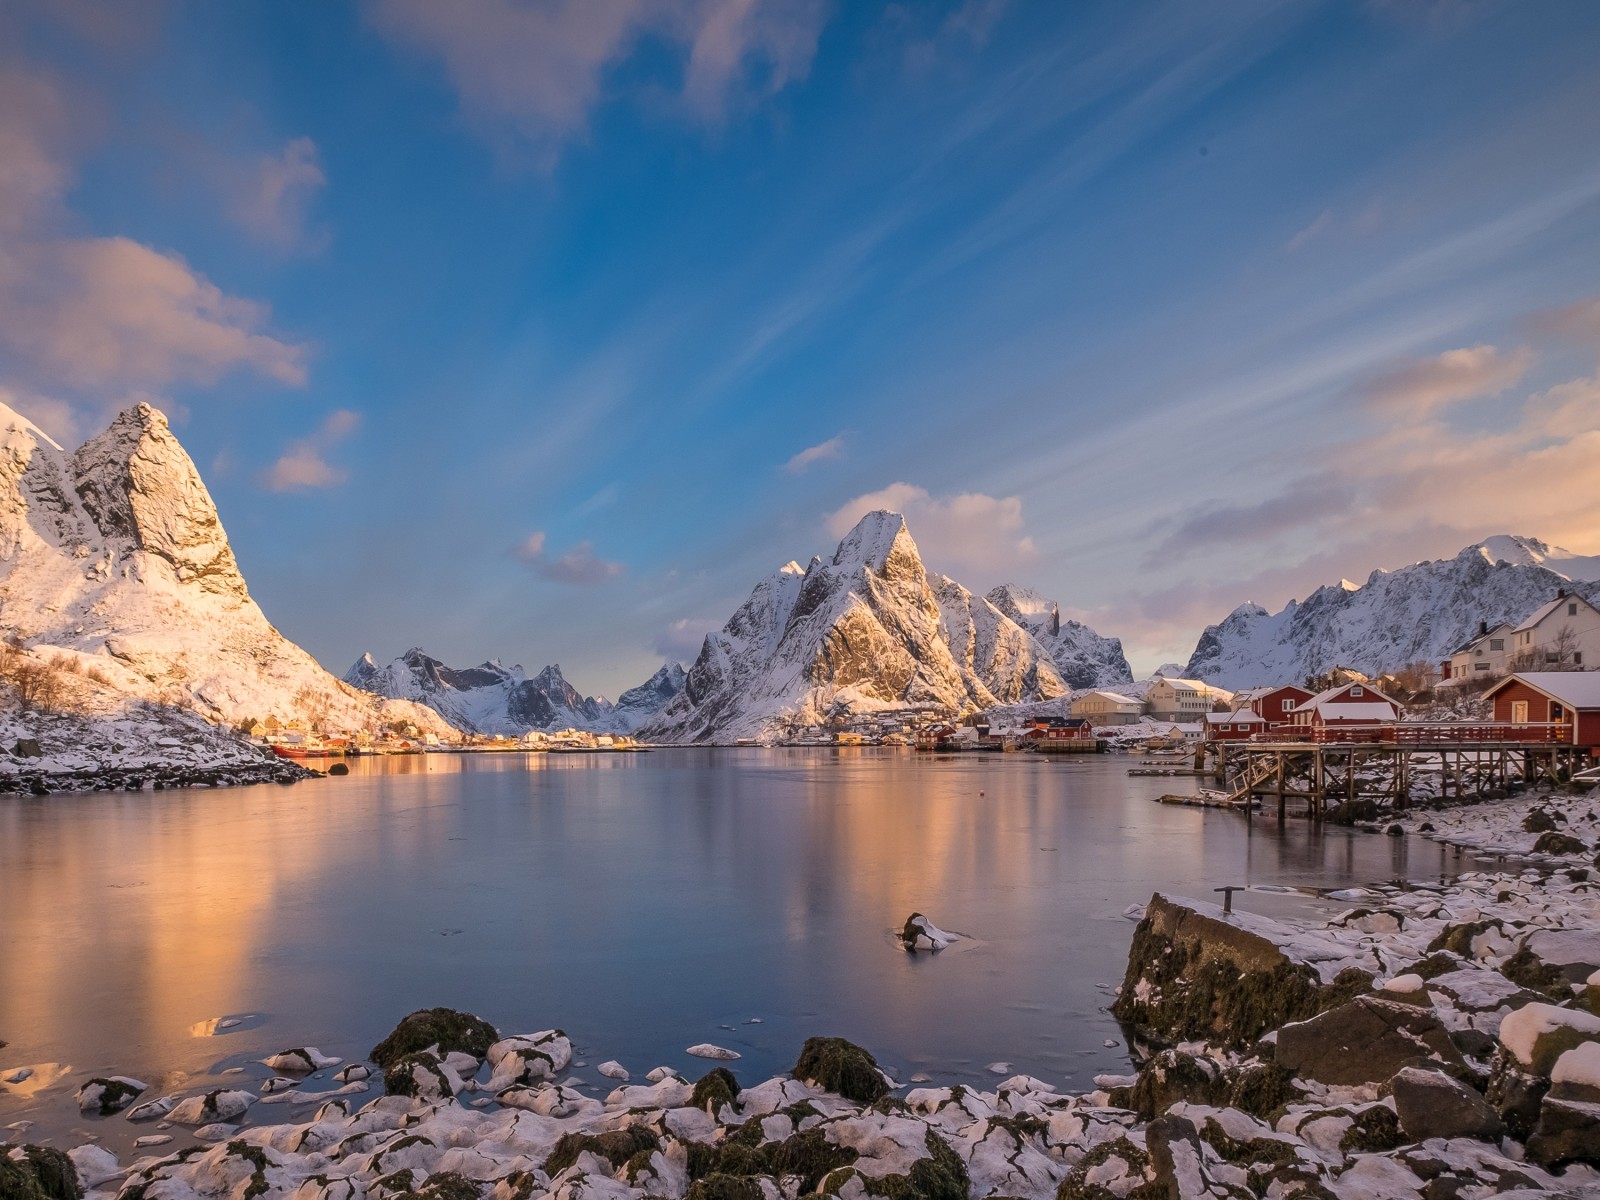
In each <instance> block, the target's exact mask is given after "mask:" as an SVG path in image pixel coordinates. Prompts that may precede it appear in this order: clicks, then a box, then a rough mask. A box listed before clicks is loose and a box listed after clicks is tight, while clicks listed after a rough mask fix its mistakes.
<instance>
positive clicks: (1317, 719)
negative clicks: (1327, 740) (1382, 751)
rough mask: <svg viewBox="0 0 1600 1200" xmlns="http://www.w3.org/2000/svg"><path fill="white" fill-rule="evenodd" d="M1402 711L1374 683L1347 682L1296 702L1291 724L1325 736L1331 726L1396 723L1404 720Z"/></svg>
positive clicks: (1300, 730)
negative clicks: (1401, 717)
mask: <svg viewBox="0 0 1600 1200" xmlns="http://www.w3.org/2000/svg"><path fill="white" fill-rule="evenodd" d="M1400 712H1401V709H1400V706H1399V705H1398V704H1396V703H1395V702H1394V701H1393V700H1391V699H1389V697H1387V696H1385V695H1384V694H1383V693H1382V692H1380V691H1379V690H1378V689H1377V688H1375V687H1373V686H1372V685H1371V684H1370V683H1346V684H1343V685H1341V686H1339V687H1334V688H1329V689H1328V690H1327V691H1325V692H1318V693H1317V694H1316V695H1315V696H1312V697H1311V698H1310V699H1309V700H1306V701H1304V702H1301V703H1298V704H1296V705H1295V707H1294V712H1293V714H1292V715H1291V717H1290V726H1291V727H1292V728H1293V729H1294V730H1295V731H1296V732H1309V733H1311V734H1312V735H1313V736H1321V735H1322V732H1323V731H1324V730H1327V729H1330V728H1349V727H1351V726H1360V725H1392V724H1394V723H1395V722H1396V721H1398V720H1399V719H1400Z"/></svg>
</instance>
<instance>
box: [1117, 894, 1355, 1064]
mask: <svg viewBox="0 0 1600 1200" xmlns="http://www.w3.org/2000/svg"><path fill="white" fill-rule="evenodd" d="M1203 907H1205V908H1210V907H1211V906H1209V905H1207V906H1203ZM1371 988H1372V976H1371V975H1369V974H1367V973H1366V972H1364V971H1359V970H1355V969H1350V970H1346V971H1344V972H1341V973H1340V974H1339V975H1338V976H1337V977H1336V978H1335V979H1334V980H1332V981H1331V982H1329V981H1325V980H1324V979H1323V978H1322V976H1321V974H1320V973H1319V972H1318V970H1317V968H1316V967H1314V966H1312V965H1311V964H1310V963H1307V962H1301V961H1296V960H1295V959H1294V958H1292V957H1291V956H1290V954H1289V953H1288V952H1287V951H1286V950H1285V948H1284V947H1283V946H1280V945H1278V944H1276V943H1275V942H1273V941H1272V940H1271V939H1269V938H1268V937H1267V936H1265V935H1264V934H1262V933H1258V932H1255V931H1253V930H1250V929H1246V928H1244V927H1242V925H1240V924H1238V923H1237V922H1236V921H1233V920H1227V919H1224V918H1223V917H1222V915H1221V914H1220V912H1215V910H1214V911H1213V912H1209V913H1208V912H1204V911H1201V909H1200V908H1197V907H1191V906H1190V905H1185V904H1179V903H1176V902H1174V901H1172V900H1169V899H1167V898H1166V897H1165V896H1162V895H1161V894H1160V893H1157V894H1156V895H1154V896H1152V897H1151V898H1150V903H1149V904H1147V905H1146V906H1145V915H1144V919H1143V920H1141V921H1140V922H1139V926H1138V928H1137V929H1136V930H1135V931H1134V935H1133V945H1132V947H1131V948H1130V949H1129V951H1128V971H1127V975H1126V976H1125V977H1124V979H1123V983H1122V989H1121V991H1120V992H1119V993H1118V995H1117V1000H1116V1003H1115V1004H1113V1005H1112V1006H1111V1012H1112V1015H1113V1016H1115V1017H1116V1018H1117V1019H1118V1020H1120V1021H1122V1022H1124V1023H1125V1024H1128V1025H1131V1026H1133V1028H1134V1029H1136V1030H1137V1031H1138V1032H1139V1034H1140V1035H1141V1036H1142V1037H1145V1038H1147V1039H1149V1040H1151V1041H1154V1042H1158V1043H1166V1044H1171V1043H1174V1042H1178V1041H1184V1040H1188V1039H1202V1040H1206V1041H1210V1042H1215V1043H1219V1044H1222V1045H1225V1046H1229V1047H1231V1048H1234V1049H1242V1048H1244V1047H1247V1046H1249V1045H1251V1044H1253V1043H1254V1042H1255V1041H1256V1040H1257V1039H1259V1038H1260V1037H1261V1036H1262V1035H1263V1034H1265V1033H1266V1032H1268V1031H1269V1030H1272V1029H1276V1028H1277V1027H1278V1026H1280V1025H1282V1024H1284V1023H1285V1022H1288V1021H1303V1020H1305V1019H1307V1018H1308V1017H1312V1016H1314V1015H1316V1014H1317V1013H1318V1012H1321V1011H1322V1010H1323V1009H1326V1008H1330V1007H1333V1006H1334V1005H1336V1004H1339V1003H1341V1002H1342V1001H1344V1000H1347V999H1349V998H1350V997H1351V996H1353V995H1357V994H1360V993H1362V992H1367V991H1370V990H1371Z"/></svg>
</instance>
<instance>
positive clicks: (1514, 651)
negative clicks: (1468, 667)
mask: <svg viewBox="0 0 1600 1200" xmlns="http://www.w3.org/2000/svg"><path fill="white" fill-rule="evenodd" d="M1509 649H1510V652H1511V658H1510V662H1509V664H1508V665H1509V666H1510V669H1511V670H1514V671H1530V670H1531V671H1581V670H1584V669H1586V668H1590V667H1596V666H1600V609H1597V608H1595V606H1594V605H1592V604H1590V603H1589V602H1588V601H1587V600H1585V599H1584V598H1583V597H1582V596H1579V595H1575V594H1574V593H1572V592H1559V593H1557V595H1556V598H1555V599H1554V600H1552V601H1550V603H1548V604H1545V605H1543V606H1541V607H1540V608H1539V609H1537V610H1536V611H1535V612H1534V613H1533V615H1532V616H1530V617H1529V618H1528V619H1527V620H1526V621H1524V622H1523V623H1522V624H1520V625H1518V626H1517V627H1516V628H1515V629H1514V630H1512V631H1511V645H1510V647H1509ZM1452 673H1453V672H1452Z"/></svg>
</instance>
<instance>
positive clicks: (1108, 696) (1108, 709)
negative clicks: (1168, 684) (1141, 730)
mask: <svg viewBox="0 0 1600 1200" xmlns="http://www.w3.org/2000/svg"><path fill="white" fill-rule="evenodd" d="M1068 711H1069V712H1070V713H1071V714H1072V715H1073V716H1074V717H1082V718H1084V719H1085V720H1087V721H1088V722H1089V723H1090V724H1092V725H1137V724H1138V723H1139V718H1140V717H1141V716H1142V715H1143V714H1144V705H1143V704H1142V703H1140V702H1139V701H1138V700H1135V699H1134V698H1133V697H1132V696H1123V695H1120V694H1118V693H1117V692H1103V691H1093V692H1085V693H1084V694H1083V695H1081V696H1079V697H1078V698H1077V699H1076V700H1074V701H1073V702H1072V704H1071V705H1070V706H1069V707H1068Z"/></svg>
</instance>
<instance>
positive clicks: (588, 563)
mask: <svg viewBox="0 0 1600 1200" xmlns="http://www.w3.org/2000/svg"><path fill="white" fill-rule="evenodd" d="M545 545H546V538H545V533H544V530H542V529H538V530H535V531H534V532H533V533H530V534H529V535H528V536H527V537H525V538H523V539H522V541H520V542H519V543H517V545H516V546H515V547H513V548H512V551H511V556H512V557H513V558H515V559H516V560H517V561H518V562H520V563H522V565H523V566H525V567H528V568H529V569H531V570H532V571H533V572H534V573H535V574H537V575H539V576H540V577H541V578H544V579H548V580H551V581H552V582H554V583H567V584H572V585H574V586H577V587H592V586H594V585H595V584H600V583H609V582H610V581H611V580H613V579H620V578H621V577H622V576H623V575H624V574H626V573H627V568H626V567H625V566H623V565H622V564H621V563H619V562H612V561H610V560H609V559H604V558H601V557H600V556H599V555H598V554H596V553H595V551H594V543H593V542H579V543H578V544H577V545H575V546H573V547H572V548H571V549H570V550H567V551H566V552H565V553H564V554H560V555H558V556H556V557H554V558H551V557H550V556H549V555H548V554H546V552H545Z"/></svg>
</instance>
